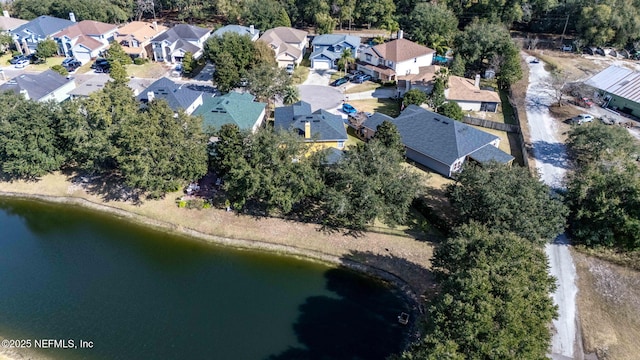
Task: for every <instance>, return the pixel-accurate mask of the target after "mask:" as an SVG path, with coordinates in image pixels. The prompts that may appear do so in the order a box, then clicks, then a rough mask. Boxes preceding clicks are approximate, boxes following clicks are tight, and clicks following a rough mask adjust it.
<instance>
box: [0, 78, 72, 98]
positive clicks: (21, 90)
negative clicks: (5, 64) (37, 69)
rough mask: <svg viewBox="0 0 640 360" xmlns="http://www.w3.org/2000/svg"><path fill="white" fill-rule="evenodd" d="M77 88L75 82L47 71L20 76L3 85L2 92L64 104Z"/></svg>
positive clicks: (0, 87)
mask: <svg viewBox="0 0 640 360" xmlns="http://www.w3.org/2000/svg"><path fill="white" fill-rule="evenodd" d="M75 87H76V83H75V80H73V79H67V78H66V77H64V76H62V75H60V74H58V73H57V72H55V71H53V70H46V71H43V72H41V73H25V74H22V75H18V76H17V77H15V78H13V79H11V80H9V81H7V82H6V83H4V84H2V86H0V92H5V91H13V92H15V93H16V94H22V95H23V96H24V97H25V98H26V99H28V100H35V101H42V102H45V101H49V100H53V101H55V102H62V101H64V100H66V99H68V98H69V93H70V92H71V91H72V90H73V89H75Z"/></svg>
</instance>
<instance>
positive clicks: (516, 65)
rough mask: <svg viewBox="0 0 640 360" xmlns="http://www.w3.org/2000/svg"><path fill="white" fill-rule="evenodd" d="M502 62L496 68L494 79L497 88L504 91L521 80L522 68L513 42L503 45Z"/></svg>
mask: <svg viewBox="0 0 640 360" xmlns="http://www.w3.org/2000/svg"><path fill="white" fill-rule="evenodd" d="M502 54H503V55H502V57H501V58H502V59H503V60H502V62H501V63H500V64H499V66H498V73H497V75H496V78H497V80H498V86H500V87H501V88H502V89H506V88H508V87H509V86H511V84H513V83H515V82H516V81H518V80H520V79H522V67H521V66H520V56H519V55H518V54H519V51H518V49H517V48H516V45H515V44H514V43H513V42H510V43H508V44H505V47H504V48H503V50H502Z"/></svg>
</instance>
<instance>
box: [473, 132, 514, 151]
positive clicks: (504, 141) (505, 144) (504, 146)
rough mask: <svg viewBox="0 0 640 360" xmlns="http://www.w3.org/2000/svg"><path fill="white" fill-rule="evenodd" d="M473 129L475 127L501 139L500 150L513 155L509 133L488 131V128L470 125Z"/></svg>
mask: <svg viewBox="0 0 640 360" xmlns="http://www.w3.org/2000/svg"><path fill="white" fill-rule="evenodd" d="M469 126H471V127H474V128H476V129H478V130H480V131H484V132H486V133H489V134H492V135H495V136H497V137H499V138H500V146H499V148H500V150H502V151H504V152H506V153H507V154H511V147H510V146H509V137H508V136H507V132H506V131H500V130H494V129H487V128H483V127H480V126H475V125H469Z"/></svg>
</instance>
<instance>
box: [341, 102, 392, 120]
mask: <svg viewBox="0 0 640 360" xmlns="http://www.w3.org/2000/svg"><path fill="white" fill-rule="evenodd" d="M349 104H351V105H353V107H355V108H356V109H357V110H358V111H364V112H371V113H374V112H379V113H382V114H385V115H389V116H391V117H396V116H398V115H400V104H399V103H398V101H396V100H393V99H377V98H371V99H365V100H351V101H349Z"/></svg>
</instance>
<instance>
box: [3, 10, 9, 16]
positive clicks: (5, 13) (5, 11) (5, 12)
mask: <svg viewBox="0 0 640 360" xmlns="http://www.w3.org/2000/svg"><path fill="white" fill-rule="evenodd" d="M2 15H4V17H11V16H9V12H8V11H7V10H2Z"/></svg>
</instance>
